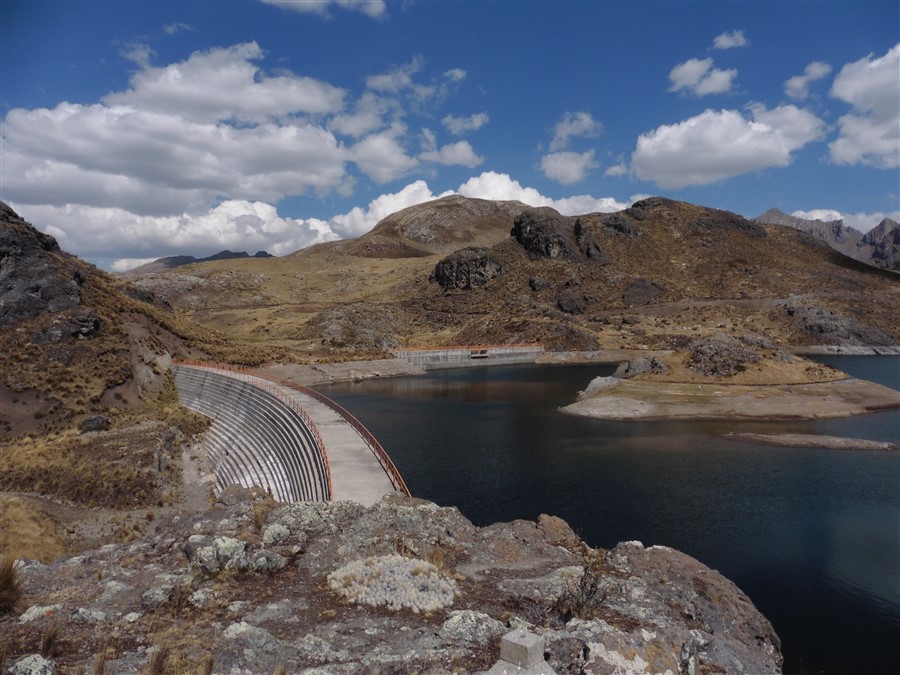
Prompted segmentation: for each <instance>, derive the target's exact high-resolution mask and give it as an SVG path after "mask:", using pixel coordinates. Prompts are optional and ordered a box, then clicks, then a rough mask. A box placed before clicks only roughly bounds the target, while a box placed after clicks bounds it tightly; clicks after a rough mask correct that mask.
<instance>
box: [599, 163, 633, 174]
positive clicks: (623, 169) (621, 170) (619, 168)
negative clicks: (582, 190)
mask: <svg viewBox="0 0 900 675" xmlns="http://www.w3.org/2000/svg"><path fill="white" fill-rule="evenodd" d="M627 173H628V165H627V164H625V163H620V164H616V165H615V166H611V167H609V168H608V169H607V170H606V171H604V172H603V175H604V176H624V175H626V174H627Z"/></svg>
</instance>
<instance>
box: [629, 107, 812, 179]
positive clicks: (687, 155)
mask: <svg viewBox="0 0 900 675" xmlns="http://www.w3.org/2000/svg"><path fill="white" fill-rule="evenodd" d="M750 112H751V119H747V118H746V117H744V115H742V114H741V113H740V112H738V111H736V110H719V111H716V110H706V111H705V112H703V113H701V114H699V115H697V116H695V117H691V118H689V119H686V120H684V121H683V122H679V123H678V124H664V125H662V126H660V127H657V128H656V129H654V130H653V131H649V132H647V133H644V134H641V135H640V136H639V137H638V140H637V146H636V148H635V150H634V153H633V154H632V157H631V167H632V169H633V170H634V172H635V174H636V175H637V176H638V177H639V178H641V179H643V180H651V181H653V182H655V183H656V184H657V185H659V186H660V187H664V188H683V187H686V186H688V185H706V184H708V183H714V182H716V181H720V180H724V179H726V178H731V177H732V176H739V175H741V174H745V173H751V172H754V171H761V170H763V169H766V168H768V167H773V166H775V167H778V166H787V165H788V164H790V162H791V159H792V157H791V153H792V152H794V151H795V150H799V149H800V148H802V147H803V146H804V145H806V144H807V143H810V142H812V141H814V140H817V139H819V138H821V137H822V136H823V134H824V131H825V123H824V122H823V121H822V120H821V119H819V118H818V117H816V116H815V115H813V114H812V113H811V112H809V111H807V110H803V109H801V108H797V107H796V106H793V105H785V106H779V107H778V108H774V109H772V110H768V109H766V108H765V106H762V105H759V104H757V105H753V106H751V107H750Z"/></svg>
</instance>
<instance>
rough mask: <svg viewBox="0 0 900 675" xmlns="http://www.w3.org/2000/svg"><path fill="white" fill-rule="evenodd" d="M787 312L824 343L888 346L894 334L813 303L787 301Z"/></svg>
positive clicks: (818, 341)
mask: <svg viewBox="0 0 900 675" xmlns="http://www.w3.org/2000/svg"><path fill="white" fill-rule="evenodd" d="M784 309H785V312H787V315H788V316H791V317H793V318H794V321H795V322H796V324H797V327H798V328H799V329H800V330H801V331H803V332H804V333H806V334H807V335H809V336H810V337H811V338H813V339H814V340H815V342H816V343H817V344H822V345H842V346H847V345H866V346H887V345H892V344H894V341H893V339H891V336H890V335H888V334H887V333H885V332H884V331H881V330H879V329H877V328H873V327H872V326H869V325H866V324H864V323H862V322H860V321H857V320H856V319H853V318H851V317H849V316H844V315H842V314H837V313H836V312H832V311H830V310H827V309H823V308H821V307H817V306H813V305H805V304H797V303H791V302H789V303H786V304H785V305H784Z"/></svg>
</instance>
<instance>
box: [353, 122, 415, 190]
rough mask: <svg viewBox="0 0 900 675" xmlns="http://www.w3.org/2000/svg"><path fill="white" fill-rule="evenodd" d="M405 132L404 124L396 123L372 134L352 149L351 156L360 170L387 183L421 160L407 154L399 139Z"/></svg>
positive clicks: (405, 172)
mask: <svg viewBox="0 0 900 675" xmlns="http://www.w3.org/2000/svg"><path fill="white" fill-rule="evenodd" d="M403 133H405V127H403V125H402V124H394V126H393V127H392V128H391V129H388V130H387V131H383V132H381V133H377V134H372V135H371V136H368V137H366V138H364V139H363V140H361V141H360V142H359V143H357V144H356V145H354V146H353V148H352V149H351V157H352V159H353V161H354V162H356V165H357V166H358V167H359V168H360V170H361V171H362V172H363V173H364V174H366V175H367V176H368V177H369V178H371V179H372V180H374V181H376V182H377V183H387V182H389V181H392V180H395V179H397V178H400V177H401V176H403V175H405V174H407V173H409V172H410V171H412V170H413V169H415V168H416V167H417V166H418V164H419V162H418V160H417V159H416V158H415V157H410V156H409V155H407V154H406V150H405V149H404V148H403V146H402V145H400V143H399V142H398V141H397V137H398V136H401V135H403Z"/></svg>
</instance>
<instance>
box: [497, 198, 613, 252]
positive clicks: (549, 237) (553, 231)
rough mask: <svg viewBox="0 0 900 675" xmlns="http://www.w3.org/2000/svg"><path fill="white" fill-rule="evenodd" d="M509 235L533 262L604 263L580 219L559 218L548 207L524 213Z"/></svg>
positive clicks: (597, 247) (595, 244)
mask: <svg viewBox="0 0 900 675" xmlns="http://www.w3.org/2000/svg"><path fill="white" fill-rule="evenodd" d="M510 234H511V236H513V237H515V240H516V241H517V242H518V243H519V245H521V246H522V248H524V249H525V251H526V252H527V253H528V256H529V257H530V258H531V259H532V260H537V259H540V258H560V259H566V260H585V259H587V260H591V261H593V262H597V263H601V264H602V263H605V262H606V261H607V257H606V254H604V253H603V251H602V250H601V249H600V246H599V244H597V240H596V239H595V238H594V235H593V234H592V233H591V232H590V230H589V229H588V228H587V227H586V226H585V224H584V223H583V222H582V221H581V219H578V218H570V217H567V216H562V215H560V214H559V213H558V212H557V211H555V210H554V209H551V208H550V207H547V206H543V207H540V208H529V209H526V210H525V211H523V212H522V213H521V214H520V215H519V216H517V217H516V219H515V221H513V228H512V231H511V232H510Z"/></svg>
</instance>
